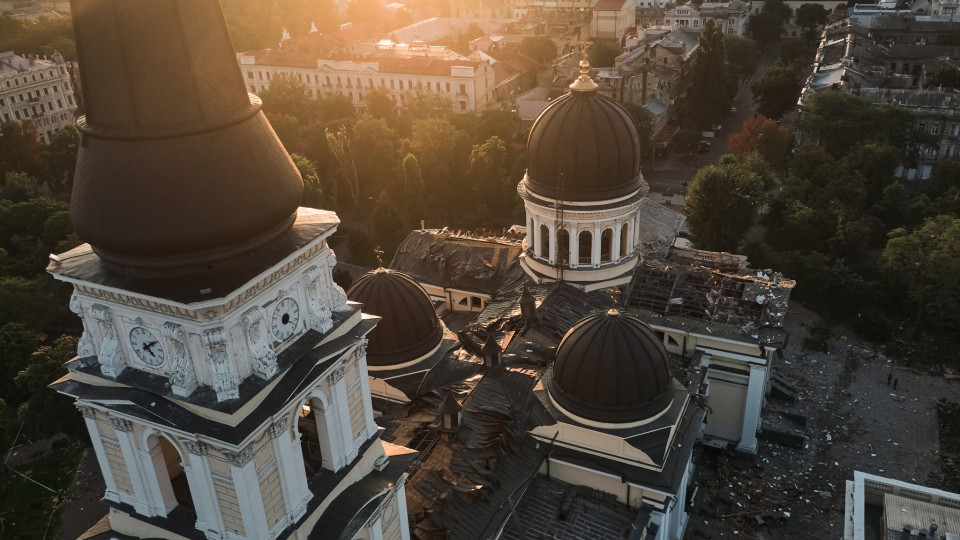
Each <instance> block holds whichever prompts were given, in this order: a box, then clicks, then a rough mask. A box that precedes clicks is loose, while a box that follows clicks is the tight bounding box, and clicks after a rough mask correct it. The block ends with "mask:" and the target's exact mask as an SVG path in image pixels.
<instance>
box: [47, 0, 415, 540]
mask: <svg viewBox="0 0 960 540" xmlns="http://www.w3.org/2000/svg"><path fill="white" fill-rule="evenodd" d="M71 8H72V14H73V18H74V29H75V32H76V36H77V51H78V55H79V60H80V62H79V63H80V74H81V80H82V82H83V88H84V94H85V98H86V103H87V116H86V117H84V118H81V119H80V120H79V122H78V125H79V128H80V130H81V132H82V134H83V137H82V140H81V149H80V153H79V156H78V163H77V173H76V178H75V182H74V192H73V198H72V201H71V219H72V221H73V224H74V227H75V229H76V231H77V232H78V233H79V234H80V236H81V238H82V239H83V240H84V241H86V242H88V243H86V244H83V245H81V246H79V247H77V248H75V249H73V250H71V251H68V252H66V253H63V254H60V255H59V257H57V258H53V261H54V262H52V263H51V265H50V266H49V267H48V271H49V272H50V273H51V274H52V275H53V276H54V277H55V278H56V279H59V280H61V281H64V282H67V283H70V284H71V285H72V286H73V289H74V292H73V296H72V298H71V300H70V309H71V310H72V311H73V312H74V313H76V314H77V315H78V316H79V317H80V318H81V320H82V321H83V328H84V332H83V336H82V338H81V340H80V344H79V347H78V351H77V357H76V358H74V359H73V360H71V361H70V362H68V363H67V365H66V367H67V369H68V374H67V375H66V376H65V377H63V378H61V379H60V380H58V381H56V382H55V383H53V384H52V385H51V386H52V388H54V389H55V390H57V391H58V392H61V393H63V394H66V395H69V396H72V397H74V398H75V399H76V400H77V406H78V408H79V409H80V410H81V412H82V413H83V417H84V420H85V422H86V426H87V429H88V431H89V433H90V438H91V441H92V444H93V447H94V450H95V452H96V455H97V458H98V460H99V464H100V468H101V471H102V473H103V476H104V480H105V483H106V486H107V489H106V493H105V495H104V501H105V503H106V504H107V505H109V507H110V525H111V529H112V530H113V531H115V532H117V533H121V534H126V535H129V536H137V537H161V538H196V537H201V536H205V537H206V538H218V539H226V538H230V539H241V538H249V539H261V538H263V539H272V538H287V537H295V538H305V537H307V536H308V535H310V533H311V531H313V530H314V528H315V527H318V526H320V525H318V524H322V525H323V527H324V530H325V531H326V532H329V533H330V534H331V535H332V536H336V537H339V536H340V535H341V532H343V531H344V530H350V531H353V535H354V536H356V535H360V536H365V537H377V538H398V539H404V540H406V539H407V538H409V532H408V530H407V525H406V519H405V515H406V503H405V498H404V487H403V485H404V480H405V473H404V472H403V471H404V470H405V464H406V462H405V461H404V458H403V457H398V458H395V459H394V458H390V457H388V453H390V454H394V453H396V452H394V451H388V450H386V449H385V446H388V445H385V444H384V443H382V442H381V441H380V440H379V430H378V428H377V425H376V424H375V423H374V421H373V409H372V406H371V400H370V389H369V383H368V377H367V358H366V335H367V334H368V333H369V332H370V331H371V330H373V329H374V327H375V326H376V322H377V320H378V319H377V318H376V317H371V316H367V315H364V314H363V313H361V311H360V309H359V306H358V305H357V304H353V303H348V302H347V298H346V294H345V293H344V291H343V290H342V289H341V288H340V287H339V286H337V285H336V284H335V283H334V282H333V279H332V274H331V272H332V268H333V266H334V264H335V263H336V258H335V256H334V253H333V251H332V250H331V249H330V248H329V246H328V243H327V240H328V238H329V237H330V235H331V234H333V232H334V231H335V230H336V228H337V226H338V224H339V220H338V218H337V216H336V214H334V213H333V212H329V211H323V210H314V209H310V208H298V204H299V201H300V194H301V191H302V181H301V179H300V175H299V173H298V172H297V169H296V167H295V166H294V165H293V162H292V161H291V160H290V157H289V155H288V154H287V153H286V151H285V150H284V149H283V146H282V145H281V143H280V141H279V139H277V137H276V135H275V134H274V132H273V130H272V128H271V127H270V125H269V123H268V122H267V120H266V117H265V116H264V115H263V113H262V112H261V110H260V108H261V103H260V100H259V99H258V98H257V97H256V96H253V95H249V94H247V93H246V92H245V90H244V85H243V81H242V78H241V74H240V70H239V66H238V65H237V62H236V59H235V55H234V52H233V47H232V45H231V43H230V38H229V35H228V34H227V28H226V24H225V22H224V20H223V15H222V13H221V11H220V7H219V3H218V2H217V0H149V1H148V0H134V1H131V0H73V1H72V2H71ZM394 449H395V448H394ZM408 459H409V458H408ZM364 479H367V480H370V481H367V482H360V480H364ZM345 498H346V499H347V501H346V502H344V499H345ZM332 504H336V509H337V510H336V512H335V513H336V514H337V515H336V516H333V517H331V514H332V512H330V511H328V510H329V507H330V506H331V505H332ZM351 504H352V506H351ZM361 507H363V509H364V511H363V512H360V509H361ZM326 532H325V534H326ZM348 537H350V536H348Z"/></svg>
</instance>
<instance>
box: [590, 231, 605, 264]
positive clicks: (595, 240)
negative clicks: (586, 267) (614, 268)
mask: <svg viewBox="0 0 960 540" xmlns="http://www.w3.org/2000/svg"><path fill="white" fill-rule="evenodd" d="M601 234H603V229H601V228H600V227H599V226H597V225H594V226H593V236H591V237H590V248H591V250H592V252H591V255H590V266H600V244H601V243H602V241H601V239H600V235H601Z"/></svg>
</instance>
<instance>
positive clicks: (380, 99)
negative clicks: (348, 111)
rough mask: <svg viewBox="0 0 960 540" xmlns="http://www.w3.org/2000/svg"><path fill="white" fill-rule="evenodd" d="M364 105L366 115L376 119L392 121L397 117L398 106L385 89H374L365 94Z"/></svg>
mask: <svg viewBox="0 0 960 540" xmlns="http://www.w3.org/2000/svg"><path fill="white" fill-rule="evenodd" d="M363 103H364V105H366V114H369V115H370V116H372V117H374V118H379V119H381V120H387V121H391V120H394V119H396V117H397V105H396V104H395V103H394V102H393V98H391V97H390V93H389V92H387V91H386V90H384V89H383V88H374V89H373V90H370V91H369V92H366V93H365V94H363Z"/></svg>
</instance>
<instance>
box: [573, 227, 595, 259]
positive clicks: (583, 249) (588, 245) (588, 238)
mask: <svg viewBox="0 0 960 540" xmlns="http://www.w3.org/2000/svg"><path fill="white" fill-rule="evenodd" d="M577 255H578V257H577V262H578V263H580V264H591V263H592V262H593V235H592V234H590V231H580V234H579V235H578V236H577Z"/></svg>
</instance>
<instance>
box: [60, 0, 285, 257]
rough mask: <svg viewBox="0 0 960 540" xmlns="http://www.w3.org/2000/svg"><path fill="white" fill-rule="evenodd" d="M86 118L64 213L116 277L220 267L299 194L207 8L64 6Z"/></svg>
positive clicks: (189, 1) (276, 224) (117, 0)
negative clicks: (70, 21)
mask: <svg viewBox="0 0 960 540" xmlns="http://www.w3.org/2000/svg"><path fill="white" fill-rule="evenodd" d="M71 10H72V14H73V21H74V31H75V32H76V37H77V54H78V56H79V65H80V78H81V81H82V87H83V91H84V101H85V105H86V113H87V114H86V117H85V118H81V119H80V121H79V122H78V124H79V127H80V130H81V131H82V132H83V141H82V143H81V149H80V154H79V157H78V162H77V173H76V178H75V183H74V188H73V200H72V202H71V208H70V215H71V219H72V221H73V224H74V228H75V229H76V231H77V233H78V234H79V235H80V237H81V238H82V239H83V240H85V241H87V242H89V243H90V244H91V245H92V246H93V248H94V250H95V251H96V252H97V253H98V254H99V255H100V256H101V258H102V259H103V260H104V261H105V262H107V263H108V264H109V265H111V267H113V268H114V269H118V270H121V271H123V272H127V273H134V274H141V275H157V274H159V275H169V274H171V273H183V272H185V271H190V270H195V269H201V268H206V267H210V266H223V265H228V264H230V261H233V260H237V259H238V258H239V257H241V256H249V255H250V254H252V253H255V252H256V250H257V249H258V248H260V247H263V246H264V245H266V244H268V243H270V242H271V241H272V240H274V239H276V238H278V237H280V236H282V235H283V233H285V232H286V231H287V230H289V227H290V225H291V224H292V223H293V218H294V216H295V213H296V209H297V206H298V205H299V202H300V194H301V191H302V190H303V182H302V181H301V179H300V175H299V173H298V172H297V169H296V167H295V166H294V165H293V162H292V161H291V160H290V156H289V155H288V154H287V152H286V151H285V150H284V149H283V146H282V145H281V143H280V141H279V139H277V136H276V134H275V133H274V132H273V129H272V128H271V127H270V124H269V123H268V122H267V120H266V117H264V115H263V113H261V112H260V106H261V104H260V100H259V99H258V98H256V97H255V96H251V95H249V94H247V93H246V90H245V88H244V83H243V78H242V76H241V73H240V68H239V66H238V64H237V60H236V54H235V53H234V50H233V46H232V44H231V42H230V36H229V35H228V33H227V27H226V23H225V22H224V19H223V14H222V12H221V10H220V4H219V2H218V1H217V0H149V1H145V0H72V2H71Z"/></svg>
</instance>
